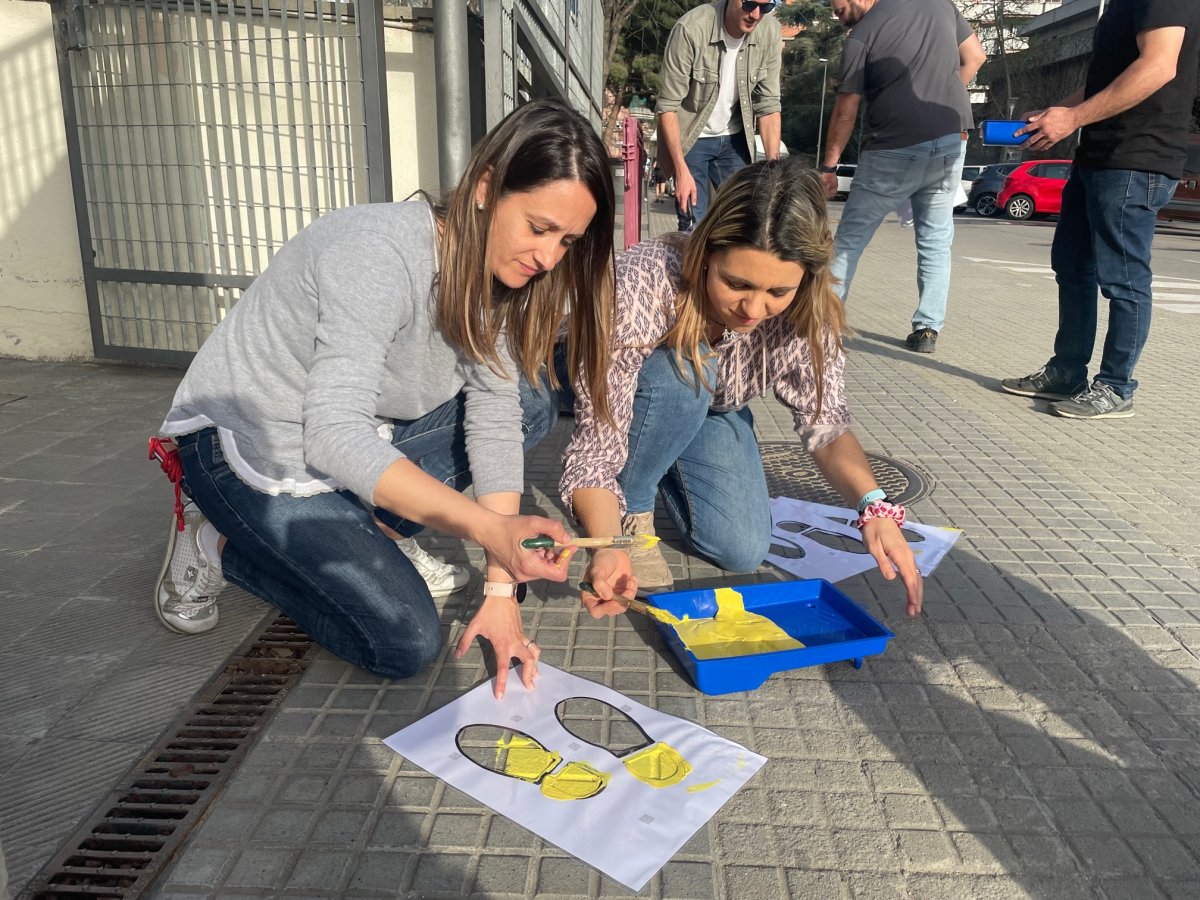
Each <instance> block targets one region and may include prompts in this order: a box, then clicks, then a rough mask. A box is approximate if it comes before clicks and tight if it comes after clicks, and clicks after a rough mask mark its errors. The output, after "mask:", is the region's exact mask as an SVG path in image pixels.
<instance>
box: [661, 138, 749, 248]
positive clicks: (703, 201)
mask: <svg viewBox="0 0 1200 900" xmlns="http://www.w3.org/2000/svg"><path fill="white" fill-rule="evenodd" d="M683 159H684V161H685V162H686V163H687V167H688V171H689V172H691V173H692V179H693V180H694V181H695V182H696V202H695V203H694V204H692V208H691V210H690V211H689V212H684V211H683V208H682V207H681V206H680V205H679V198H678V197H676V198H675V214H676V215H677V216H678V217H679V230H680V231H690V230H691V229H692V228H693V227H695V225H696V223H697V222H699V221H700V220H701V219H702V218H704V213H705V212H706V211H707V210H708V183H709V182H710V181H711V182H712V186H713V190H714V191H715V190H716V189H717V188H719V187H720V186H721V182H722V181H724V180H725V179H726V178H728V177H729V176H730V175H732V174H733V173H734V172H736V171H737V170H738V169H741V168H744V167H746V166H748V165H750V148H749V147H748V146H747V145H746V135H745V133H744V132H741V131H739V132H738V133H737V134H729V135H723V136H722V137H702V138H699V139H698V140H697V141H696V143H695V144H693V145H692V149H691V150H689V151H688V152H687V154H686V155H685V156H684V158H683Z"/></svg>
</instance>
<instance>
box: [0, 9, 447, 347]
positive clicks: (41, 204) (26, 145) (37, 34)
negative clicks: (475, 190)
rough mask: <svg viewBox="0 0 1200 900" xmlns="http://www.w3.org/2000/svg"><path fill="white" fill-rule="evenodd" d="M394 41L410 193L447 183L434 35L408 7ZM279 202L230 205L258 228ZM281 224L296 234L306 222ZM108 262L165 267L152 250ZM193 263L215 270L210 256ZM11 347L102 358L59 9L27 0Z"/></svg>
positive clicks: (9, 198)
mask: <svg viewBox="0 0 1200 900" xmlns="http://www.w3.org/2000/svg"><path fill="white" fill-rule="evenodd" d="M405 12H408V10H405ZM384 46H385V53H386V65H387V69H388V76H387V86H388V103H389V121H390V129H391V152H392V184H393V196H394V197H395V198H396V199H403V198H404V197H407V196H408V195H409V194H411V193H412V192H413V191H415V190H417V189H418V188H423V189H425V190H429V191H431V192H436V191H437V187H438V159H437V119H436V116H437V108H436V101H435V96H434V95H435V90H434V74H433V72H434V67H433V35H432V33H431V30H430V29H429V28H428V26H427V25H423V24H421V23H420V22H419V21H414V19H413V18H412V17H411V13H409V14H408V15H404V14H403V13H402V14H401V15H399V16H396V17H394V18H392V19H391V21H389V22H388V25H387V28H386V29H385V32H384ZM200 81H201V84H199V85H197V90H202V82H203V79H200ZM169 101H170V98H167V102H169ZM214 152H215V151H214ZM137 161H138V160H132V159H131V160H130V162H137ZM247 161H248V162H251V163H256V164H262V163H263V162H264V161H263V160H247ZM209 168H212V167H209ZM219 169H220V167H216V169H214V170H219ZM137 194H138V195H139V196H141V197H142V199H143V200H145V201H146V202H150V201H151V200H155V199H157V200H161V199H163V198H156V197H155V196H154V192H153V191H149V190H140V191H138V192H137ZM98 199H102V198H98ZM175 199H178V198H175ZM247 199H251V198H247ZM271 199H272V198H269V197H257V198H252V202H250V203H239V204H236V206H235V209H234V210H232V211H227V212H232V213H233V214H234V215H235V216H236V217H237V218H238V220H239V221H241V220H243V219H244V220H246V221H245V222H241V224H243V225H244V226H247V228H248V227H249V225H250V222H249V219H248V217H254V216H258V217H260V218H261V217H262V216H263V215H268V216H271V215H272V213H271V212H269V211H270V210H272V208H273V207H274V206H275V204H273V203H272V202H271ZM254 201H257V202H254ZM258 224H259V225H265V224H267V223H261V222H260V223H258ZM270 224H278V225H279V226H280V227H284V228H285V231H284V233H289V231H290V230H294V228H295V227H296V226H295V225H294V224H293V225H292V226H291V227H290V229H289V228H287V227H285V226H286V223H282V222H280V223H274V222H272V223H270ZM185 230H189V231H190V230H191V229H185ZM254 230H257V231H259V232H261V231H263V230H264V229H263V228H257V229H254ZM275 233H276V234H278V233H279V232H278V230H276V232H275ZM259 249H261V248H255V247H250V246H245V247H243V248H241V252H246V253H250V254H251V256H252V257H254V259H253V265H251V266H250V267H249V268H250V269H251V270H252V271H254V270H261V266H262V265H265V263H266V259H267V256H269V254H265V255H264V254H262V253H256V252H255V251H256V250H259ZM100 262H101V264H107V265H114V264H115V265H130V266H135V267H136V266H139V265H148V266H150V267H151V268H156V267H158V266H157V264H156V261H155V260H151V259H137V260H124V259H121V260H107V259H105V260H101V261H100ZM191 263H193V264H195V266H197V267H198V269H199V270H203V269H204V268H205V264H204V262H203V260H200V261H197V260H191ZM192 267H193V266H192V265H189V266H187V268H192ZM167 268H171V266H167ZM0 356H9V357H21V358H28V359H88V358H91V357H92V339H91V326H90V319H89V316H88V309H87V300H86V296H85V292H84V285H83V274H82V267H81V264H80V250H79V235H78V229H77V226H76V221H75V207H74V200H73V194H72V185H71V176H70V171H69V168H68V163H67V142H66V136H65V126H64V123H63V115H62V99H61V92H60V89H59V82H58V63H57V58H56V54H55V48H54V40H53V37H52V30H51V18H50V7H49V5H47V4H45V3H41V2H25V0H0Z"/></svg>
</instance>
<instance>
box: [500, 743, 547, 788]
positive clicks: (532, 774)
mask: <svg viewBox="0 0 1200 900" xmlns="http://www.w3.org/2000/svg"><path fill="white" fill-rule="evenodd" d="M560 762H562V756H560V755H559V754H557V753H555V752H553V751H552V750H547V749H546V748H545V747H543V746H542V745H541V744H539V743H538V742H537V741H535V740H534V739H533V738H529V737H525V736H524V735H516V734H514V735H513V736H512V738H511V739H509V740H507V741H506V740H504V738H501V739H500V740H498V741H496V768H497V769H499V770H500V771H502V772H503V773H504V774H505V775H511V776H512V777H513V778H520V779H521V780H522V781H532V782H536V781H537V780H538V779H539V778H541V777H542V776H543V775H545V774H546V773H547V772H553V771H554V767H555V766H557V765H558V764H559V763H560Z"/></svg>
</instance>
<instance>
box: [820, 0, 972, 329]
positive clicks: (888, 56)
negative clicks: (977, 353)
mask: <svg viewBox="0 0 1200 900" xmlns="http://www.w3.org/2000/svg"><path fill="white" fill-rule="evenodd" d="M832 6H833V14H834V15H835V16H837V18H838V21H840V22H841V23H842V25H843V26H844V27H846V28H849V29H851V31H850V35H849V37H847V39H846V45H845V47H844V48H843V50H842V64H841V76H840V82H839V84H838V94H837V99H836V100H835V101H834V104H833V112H832V114H831V115H830V119H829V131H828V134H829V139H828V141H827V142H826V144H825V152H824V158H823V160H822V165H821V172H822V173H823V174H824V178H825V187H826V190H827V191H828V192H829V195H830V196H831V197H832V196H833V195H834V193H836V192H837V175H836V174H835V173H836V171H837V164H838V160H839V159H840V158H841V155H842V150H844V149H845V147H846V142H847V141H848V140H849V139H850V133H851V132H852V131H853V130H854V122H855V119H857V118H858V107H859V104H860V103H861V102H862V99H863V98H864V97H866V100H867V114H866V140H865V141H864V143H863V151H862V154H861V155H860V156H859V159H858V168H857V170H856V171H855V173H854V185H853V187H852V188H851V190H850V196H849V198H848V199H847V200H846V207H845V209H843V210H842V221H841V222H840V223H839V225H838V230H837V236H836V237H835V238H834V258H833V268H832V271H833V275H834V277H835V278H837V279H838V281H839V282H840V286H839V287H838V291H839V292H840V296H841V298H842V299H843V300H845V299H846V296H847V294H848V293H849V291H850V281H851V280H852V279H853V278H854V269H855V267H856V266H857V265H858V258H859V257H860V256H862V252H863V250H865V249H866V247H867V244H868V243H869V242H870V240H871V237H872V235H874V234H875V229H876V228H878V227H879V224H880V223H881V222H882V221H883V219H884V217H885V216H886V215H887V214H888V213H890V212H891V211H892V210H894V209H896V208H897V207H898V206H900V204H901V203H903V202H904V201H905V200H907V199H909V198H910V197H911V198H912V207H913V226H914V229H915V231H916V243H917V292H918V295H919V302H918V303H917V310H916V312H915V313H913V317H912V333H911V334H910V335H909V336H908V338H907V339H906V340H905V346H907V347H908V348H909V349H910V350H915V351H916V352H918V353H932V352H933V351H934V348H935V347H936V346H937V337H938V332H939V331H941V330H942V325H943V323H944V322H945V319H946V300H947V297H948V296H949V293H950V247H951V244H952V243H953V242H954V196H955V192H956V190H957V188H958V184H959V181H960V180H961V178H962V165H963V157H964V156H965V154H966V146H967V144H966V137H967V130H968V129H969V128H971V127H972V125H973V124H974V120H973V118H972V114H971V101H970V99H969V98H968V96H967V84H968V82H970V80H971V79H972V78H974V77H975V73H976V72H977V71H979V67H980V66H981V65H983V61H984V59H985V56H984V52H983V48H982V47H981V46H980V45H979V38H977V37H976V36H975V32H973V31H972V30H971V26H970V25H968V24H967V22H966V20H965V19H963V17H962V13H960V12H959V11H958V9H957V8H956V7H955V6H954V4H953V3H948V2H947V0H832Z"/></svg>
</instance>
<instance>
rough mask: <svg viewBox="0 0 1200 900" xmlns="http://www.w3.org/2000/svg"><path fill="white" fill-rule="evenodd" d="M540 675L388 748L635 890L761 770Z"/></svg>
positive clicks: (462, 701)
mask: <svg viewBox="0 0 1200 900" xmlns="http://www.w3.org/2000/svg"><path fill="white" fill-rule="evenodd" d="M538 672H539V673H540V674H541V678H539V679H538V682H537V688H536V689H535V690H533V691H527V690H526V689H525V687H524V685H522V684H521V681H520V678H519V677H518V673H517V672H516V671H514V672H513V674H512V676H511V677H510V678H509V680H508V688H507V691H506V693H505V697H504V699H503V700H501V701H497V700H496V699H495V698H494V697H493V696H492V683H491V682H490V681H488V682H485V683H484V684H481V685H479V686H478V687H476V688H474V689H473V690H471V691H469V692H468V693H467V694H465V695H463V696H462V697H460V698H458V699H457V700H455V701H454V702H452V703H448V704H447V705H446V706H443V707H442V708H441V709H439V710H437V711H435V712H433V713H430V714H429V715H428V716H426V717H425V718H423V719H421V720H420V721H419V722H415V723H413V724H412V725H410V726H408V727H407V728H405V729H403V730H401V731H398V732H396V734H393V735H392V736H391V737H389V738H387V739H386V741H385V743H386V744H387V745H388V746H389V747H391V748H392V749H393V750H395V751H396V752H397V753H399V754H400V755H402V756H403V757H404V758H405V759H407V760H410V761H411V762H413V763H415V764H416V765H418V766H420V767H421V768H423V769H425V770H426V771H428V772H430V773H432V774H434V775H436V776H438V777H439V778H441V779H443V780H444V781H446V782H448V783H449V784H451V785H453V786H454V787H456V788H457V789H458V790H460V791H462V792H464V793H466V794H469V795H470V796H472V797H474V798H475V799H477V800H479V801H480V802H481V803H484V804H486V805H487V806H489V807H490V808H491V809H493V810H495V811H496V812H498V813H500V814H501V815H504V816H507V817H508V818H510V819H512V820H513V821H514V822H517V823H518V824H520V825H523V826H524V827H526V828H528V829H529V830H530V831H532V832H533V833H534V834H536V835H538V836H539V837H541V838H543V839H545V840H547V841H549V842H550V843H552V844H554V845H555V846H557V847H560V848H561V849H562V850H565V851H566V852H567V853H570V854H571V855H572V856H574V857H576V858H578V859H580V860H581V861H583V862H585V863H587V864H588V865H590V866H594V867H595V868H597V869H599V870H600V871H601V872H603V873H604V874H605V875H607V876H608V877H610V878H612V879H614V880H615V881H618V882H620V883H621V884H623V885H625V886H626V887H628V888H629V889H630V890H633V891H638V890H641V888H642V887H643V886H644V885H645V884H646V882H647V881H649V880H650V878H651V876H653V875H654V873H655V872H657V871H658V870H659V869H660V868H662V867H663V865H665V864H666V863H667V862H668V861H669V860H670V858H671V857H672V856H674V855H675V853H676V852H678V850H679V849H680V848H681V847H682V846H683V845H684V844H685V843H687V841H688V839H689V838H691V836H692V835H693V834H695V833H696V831H698V830H699V829H700V828H701V827H702V826H703V825H704V824H705V823H706V822H707V821H708V820H709V819H710V818H712V816H713V814H714V813H716V811H717V810H718V809H720V808H721V806H722V805H724V803H725V802H726V801H727V800H729V798H731V797H732V796H733V795H734V794H735V793H737V791H738V789H740V788H741V787H742V785H744V784H745V783H746V782H747V781H748V780H749V779H750V778H751V777H752V776H753V775H754V773H756V772H757V771H758V770H759V769H760V768H761V767H762V766H763V764H764V763H766V758H765V757H762V756H760V755H759V754H757V753H754V752H752V751H750V750H747V749H746V748H745V747H742V746H740V745H738V744H735V743H733V742H732V741H727V740H725V739H724V738H722V737H719V736H717V735H715V734H713V733H712V732H711V731H708V730H707V729H704V728H701V727H700V726H699V725H696V724H695V723H693V722H688V721H686V720H684V719H679V718H676V717H675V716H669V715H666V714H665V713H661V712H659V711H658V710H655V709H651V708H650V707H648V706H644V705H643V704H641V703H638V702H636V701H634V700H631V699H630V698H628V697H626V696H624V695H623V694H619V693H617V692H616V691H613V690H611V689H609V688H606V687H604V686H602V685H599V684H596V683H595V682H592V681H588V680H586V679H583V678H579V677H577V676H574V675H570V674H568V673H566V672H563V671H561V670H559V669H555V668H553V667H551V666H548V665H545V664H542V665H540V666H538ZM581 711H582V713H581ZM568 728H570V730H568ZM493 734H494V735H495V736H496V740H494V741H493V744H494V751H493V752H489V753H488V754H487V758H482V757H481V754H480V750H481V749H487V744H486V743H485V742H483V741H480V740H479V738H480V736H482V735H493ZM660 745H665V746H660ZM468 753H470V754H472V755H473V756H474V757H475V758H474V759H472V757H471V756H469V755H468ZM556 757H558V758H557V759H556ZM681 761H682V763H683V764H684V765H683V766H680V765H679V763H680V762H681ZM506 768H507V769H509V770H510V771H511V772H515V773H516V774H509V773H508V772H506V771H505V769H506ZM542 769H545V774H544V776H539V775H538V773H539V771H541V770H542ZM684 773H686V774H684ZM589 779H590V780H591V784H590V787H589ZM595 788H599V789H598V790H596V789H595ZM572 792H574V793H576V794H578V795H579V796H581V799H560V798H561V797H563V796H564V794H570V793H572ZM585 795H586V796H585Z"/></svg>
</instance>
